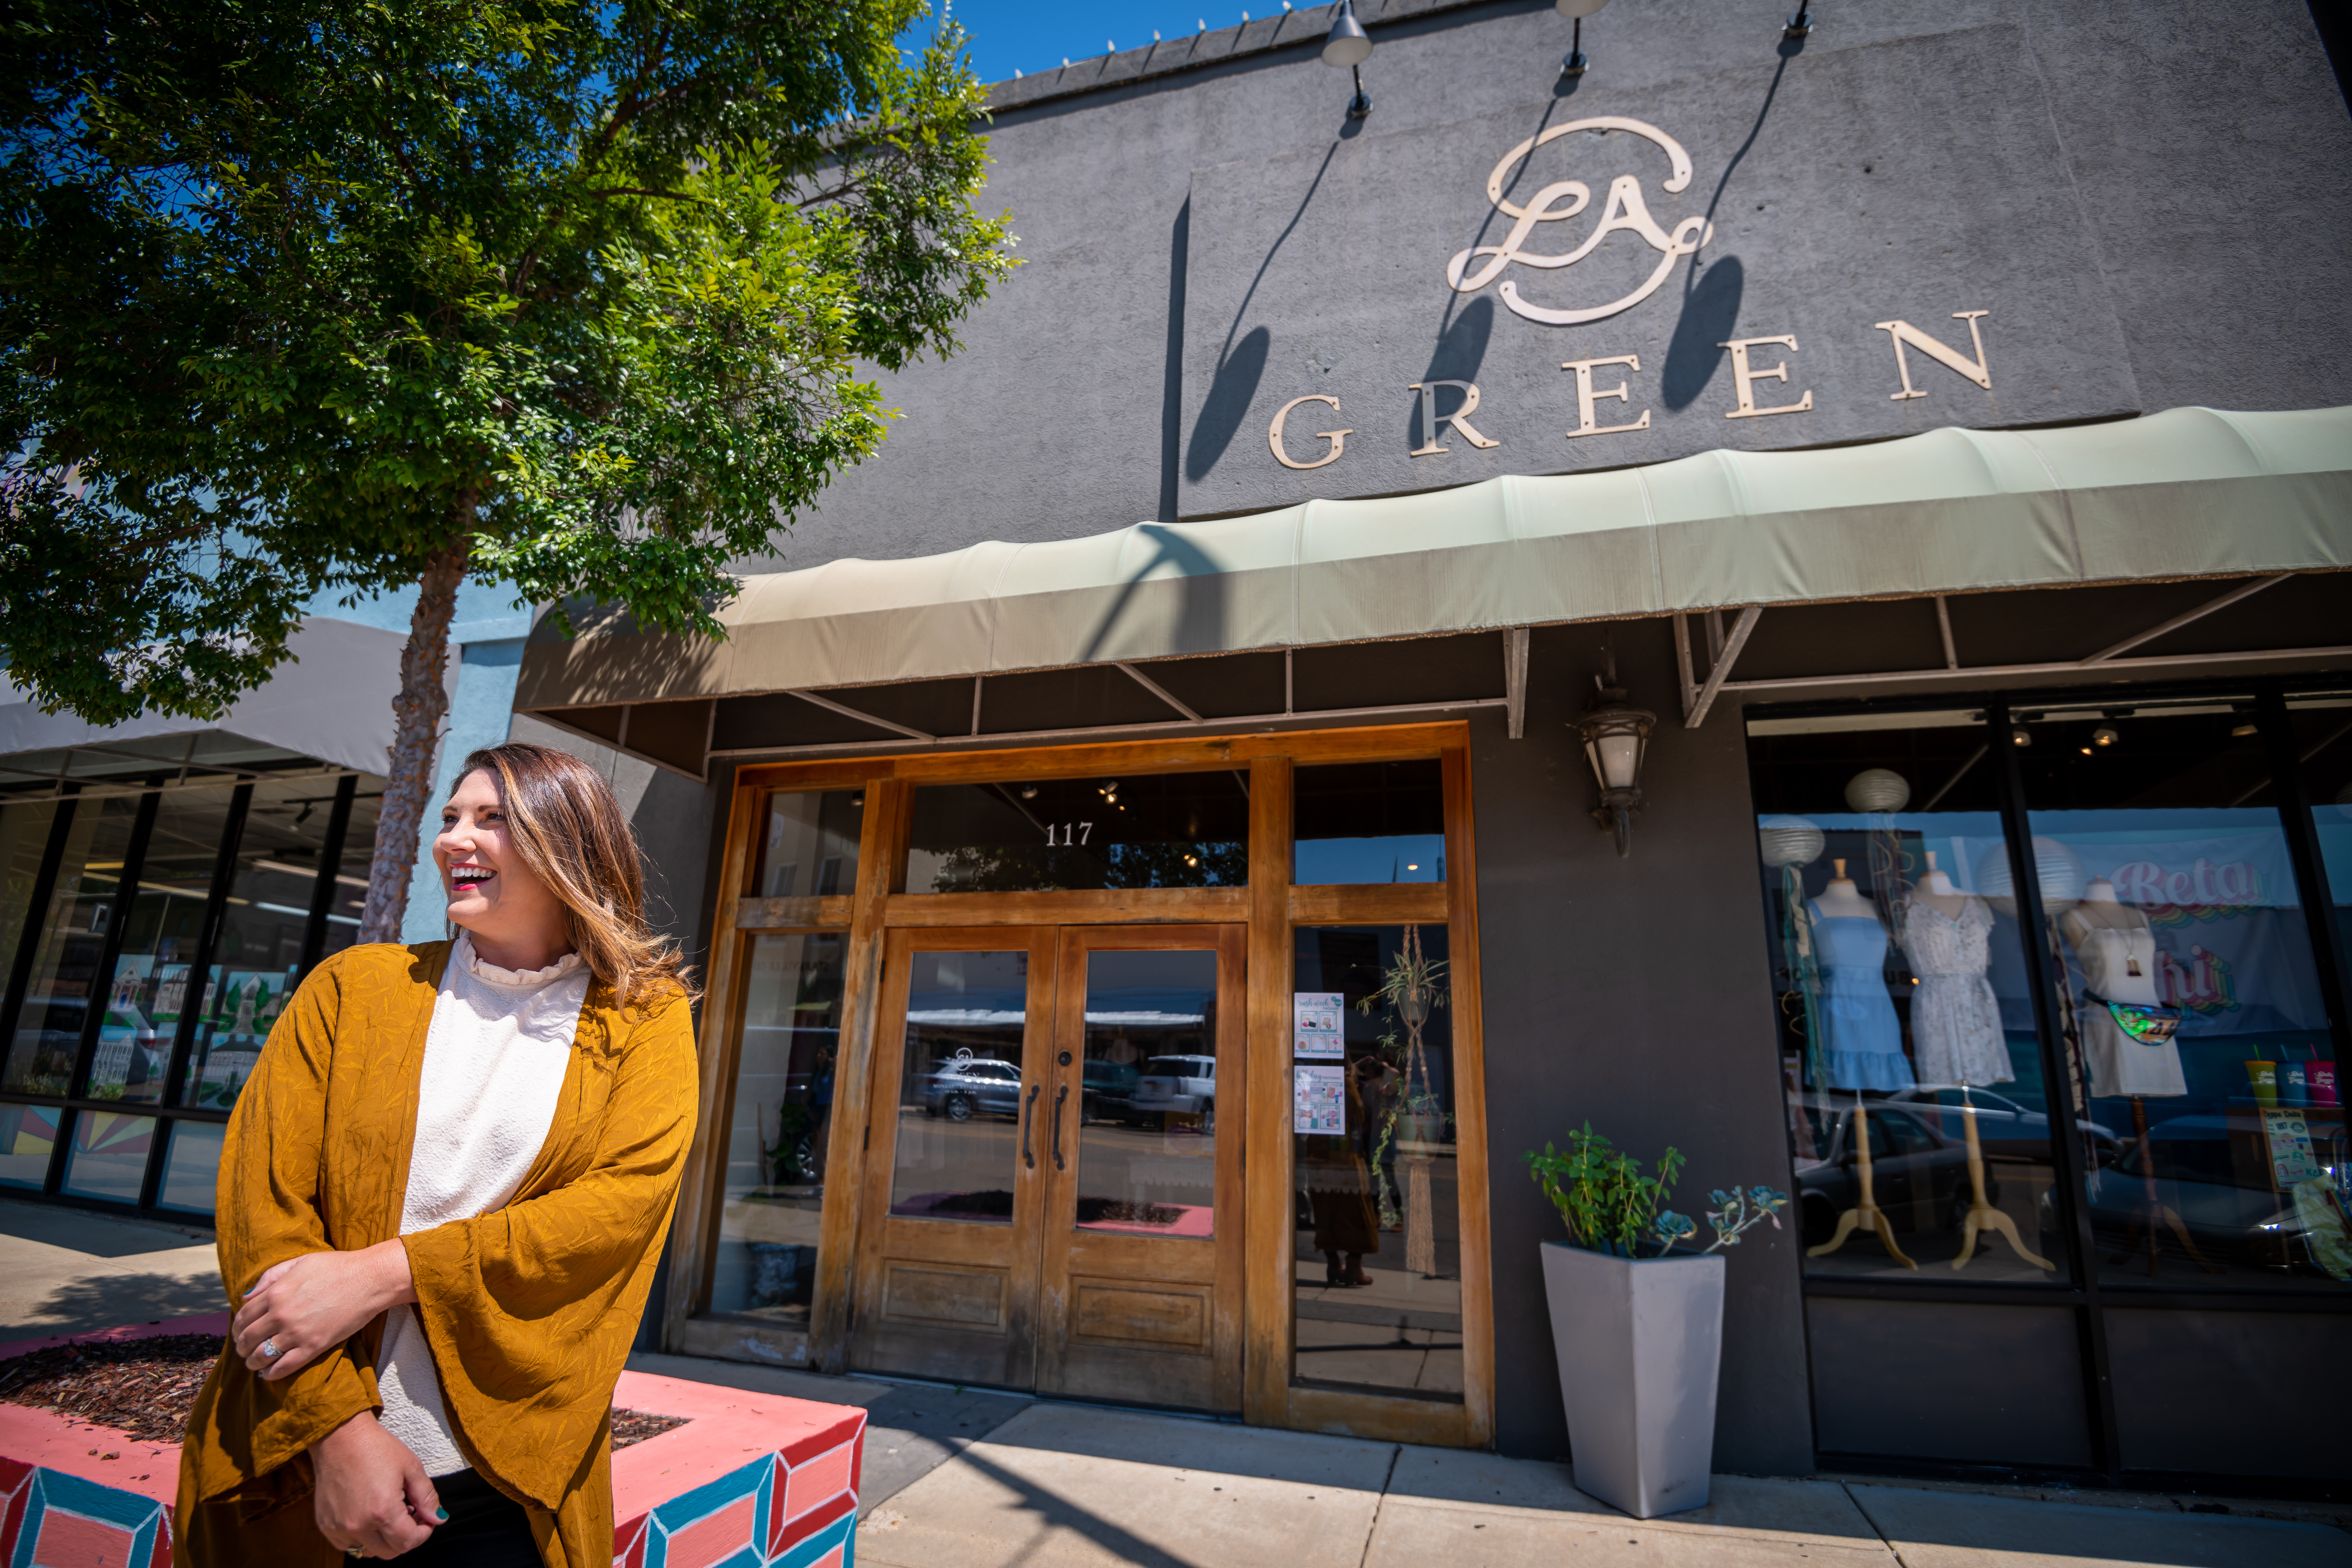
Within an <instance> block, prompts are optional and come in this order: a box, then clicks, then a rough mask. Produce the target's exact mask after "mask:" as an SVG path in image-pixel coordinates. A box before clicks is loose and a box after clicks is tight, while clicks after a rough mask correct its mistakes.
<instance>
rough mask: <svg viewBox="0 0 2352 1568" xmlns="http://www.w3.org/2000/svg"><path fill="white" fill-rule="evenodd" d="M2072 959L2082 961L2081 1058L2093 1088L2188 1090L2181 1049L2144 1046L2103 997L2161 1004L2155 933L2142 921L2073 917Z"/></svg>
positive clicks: (2116, 1092) (2098, 1094) (2108, 1092)
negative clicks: (2093, 921) (2094, 922)
mask: <svg viewBox="0 0 2352 1568" xmlns="http://www.w3.org/2000/svg"><path fill="white" fill-rule="evenodd" d="M2067 934H2068V935H2070V936H2072V937H2074V959H2075V962H2076V963H2080V964H2081V965H2082V966H2083V988H2084V990H2085V991H2087V992H2089V993H2090V994H2091V995H2092V996H2095V997H2098V998H2099V1001H2092V1000H2091V999H2090V997H2087V996H2086V997H2085V998H2084V1002H2083V1009H2082V1029H2083V1060H2084V1065H2085V1066H2086V1067H2088V1068H2090V1073H2091V1093H2092V1095H2093V1096H2094V1097H2095V1098H2097V1099H2102V1100H2112V1099H2119V1098H2123V1097H2125V1096H2129V1095H2147V1096H2150V1097H2153V1096H2158V1095H2170V1094H2187V1093H2188V1092H2189V1081H2188V1079H2185V1078H2183V1077H2182V1076H2181V1072H2180V1050H2179V1047H2177V1046H2175V1045H2174V1044H2173V1043H2172V1042H2171V1041H2169V1040H2166V1041H2163V1042H2162V1043H2160V1044H2158V1045H2153V1046H2150V1045H2143V1044H2142V1043H2141V1042H2139V1041H2137V1040H2135V1039H2133V1038H2132V1037H2130V1036H2129V1035H2126V1034H2125V1033H2124V1031H2123V1026H2121V1025H2119V1024H2117V1023H2116V1020H2115V1018H2114V1016H2112V1015H2111V1014H2109V1013H2108V1011H2107V1010H2106V1008H2105V1006H2103V1005H2101V1004H2102V1003H2104V1002H2128V1003H2137V1004H2138V1005H2141V1006H2146V1007H2155V1006H2160V1005H2162V1002H2161V999H2160V998H2159V997H2158V994H2157V990H2156V932H2155V931H2151V930H2149V929H2148V928H2147V926H2145V925H2126V926H2105V925H2102V926H2090V925H2087V924H2084V923H2082V922H2076V925H2075V929H2074V930H2073V931H2069V932H2068V933H2067Z"/></svg>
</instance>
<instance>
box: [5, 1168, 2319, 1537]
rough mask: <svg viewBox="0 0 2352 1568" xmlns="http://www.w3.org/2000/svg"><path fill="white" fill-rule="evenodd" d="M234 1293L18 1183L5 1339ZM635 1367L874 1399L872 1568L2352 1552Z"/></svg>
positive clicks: (1839, 1486)
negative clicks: (1618, 1485)
mask: <svg viewBox="0 0 2352 1568" xmlns="http://www.w3.org/2000/svg"><path fill="white" fill-rule="evenodd" d="M220 1304H221V1296H220V1281H219V1278H218V1276H217V1274H216V1273H215V1271H214V1261H213V1252H212V1247H211V1244H210V1241H209V1240H208V1239H206V1238H205V1233H204V1232H203V1231H200V1230H195V1229H193V1228H183V1227H179V1226H167V1225H155V1224H147V1223H142V1222H133V1221H123V1220H117V1219H113V1218H110V1217H105V1216H99V1215H88V1214H81V1213H76V1212H72V1211H68V1210H62V1209H54V1208H45V1207H41V1206H37V1205H30V1204H23V1203H15V1202H8V1201H5V1200H0V1341H5V1340H20V1339H31V1338H37V1337H39V1336H42V1335H47V1334H55V1333H60V1332H77V1331H87V1330H94V1329H100V1328H110V1327H113V1326H115V1325H118V1324H121V1323H131V1322H143V1321H151V1320H153V1319H158V1318H169V1317H179V1316H185V1315H188V1314H191V1313H196V1312H208V1311H217V1310H219V1308H220ZM629 1364H630V1365H631V1366H632V1367H635V1368H636V1369H637V1370H640V1371H644V1372H652V1373H661V1374H663V1375H665V1376H669V1377H681V1378H688V1379H691V1380H693V1381H697V1382H702V1383H715V1384H726V1385H728V1386H731V1387H738V1388H748V1389H753V1390H757V1391H760V1392H762V1393H771V1394H790V1395H796V1396H798V1397H802V1398H807V1399H816V1400H823V1401H825V1402H828V1403H832V1404H840V1405H863V1406H864V1407H865V1408H866V1412H867V1416H868V1422H869V1424H868V1426H867V1436H866V1470H865V1476H864V1479H863V1485H862V1486H861V1487H860V1489H859V1499H860V1502H859V1513H860V1515H861V1517H862V1520H863V1523H862V1524H861V1526H860V1529H859V1532H858V1544H857V1555H858V1559H859V1561H860V1562H861V1563H866V1564H868V1565H870V1568H1016V1565H1017V1568H1109V1565H1112V1564H1122V1565H1125V1564H1131V1565H1134V1568H1428V1565H1429V1564H1431V1563H1463V1564H1473V1565H1484V1564H1494V1565H1496V1568H1520V1565H1523V1564H1524V1565H1527V1568H1535V1565H1537V1564H1542V1565H1543V1568H1559V1565H1561V1564H1567V1565H1569V1568H1618V1565H1620V1564H1622V1565H1624V1568H1643V1565H1647V1568H1665V1565H1671V1568H1797V1565H1799V1564H1802V1565H1804V1568H2140V1565H2145V1568H2352V1528H2347V1526H2352V1507H2344V1506H2328V1505H2319V1504H2294V1503H2260V1502H2242V1501H2237V1500H2230V1501H2227V1502H2216V1501H2215V1500H2210V1499H2205V1498H2184V1497H2173V1496H2167V1495H2163V1494H2157V1493H2116V1492H2069V1491H2065V1490H2063V1489H2026V1488H1990V1487H1971V1486H1960V1485H1941V1484H1937V1483H1918V1484H1908V1483H1904V1484H1898V1483H1895V1482H1889V1481H1884V1480H1875V1479H1867V1478H1861V1477H1812V1478H1805V1479H1777V1478H1756V1477H1741V1476H1717V1478H1716V1479H1715V1488H1714V1492H1715V1495H1714V1500H1713V1501H1712V1502H1711V1503H1710V1504H1709V1506H1707V1507H1706V1508H1704V1509H1700V1510H1696V1511H1694V1512H1690V1513H1685V1514H1677V1515H1675V1516H1674V1517H1672V1518H1669V1519H1656V1520H1648V1521H1635V1520H1629V1519H1627V1518H1626V1517H1625V1516H1623V1515H1622V1514H1620V1513H1618V1512H1617V1511H1616V1510H1613V1509H1612V1508H1609V1507H1608V1506H1607V1505H1605V1504H1603V1503H1601V1502H1598V1501H1595V1500H1593V1499H1591V1498H1589V1497H1586V1496H1585V1495H1584V1494H1583V1493H1581V1492H1580V1491H1578V1490H1577V1489H1575V1487H1574V1486H1573V1485H1572V1484H1571V1483H1570V1479H1569V1472H1568V1470H1567V1468H1566V1467H1564V1466H1561V1465H1557V1464H1548V1463H1542V1462H1538V1461H1532V1460H1524V1459H1506V1458H1500V1457H1498V1456H1496V1455H1493V1454H1465V1453H1460V1452H1456V1451H1454V1450H1450V1449H1440V1448H1416V1447H1401V1446H1399V1445H1397V1444H1393V1443H1377V1442H1370V1441H1365V1440H1362V1439H1358V1438H1350V1437H1332V1436H1318V1435H1315V1434H1310V1433H1303V1432H1271V1431H1266V1430H1264V1429H1261V1428H1255V1427H1245V1426H1237V1425H1235V1424H1234V1423H1231V1422H1224V1421H1213V1420H1202V1419H1192V1418H1187V1417H1182V1416H1173V1415H1153V1414H1146V1413H1143V1412H1138V1411H1127V1410H1111V1409H1104V1408H1101V1407H1098V1406H1092V1405H1066V1404H1061V1403H1058V1402H1054V1401H1045V1400H1033V1399H1029V1398H1027V1397H1024V1396H1023V1395H1019V1394H1000V1393H991V1392H983V1391H981V1390H977V1389H958V1388H950V1387H943V1386H939V1385H934V1384H909V1383H899V1382H894V1381H888V1380H883V1379H878V1378H863V1377H822V1376H818V1375H815V1374H814V1373H801V1372H790V1371H785V1370H782V1369H780V1368H774V1367H761V1366H745V1365H738V1364H735V1363H726V1362H710V1361H699V1360H693V1359H689V1358H686V1357H680V1356H665V1355H638V1356H633V1357H631V1358H630V1363H629ZM2217 1509H2221V1510H2227V1511H2222V1512H2216V1511H2210V1510H2217ZM2192 1510H2194V1511H2192Z"/></svg>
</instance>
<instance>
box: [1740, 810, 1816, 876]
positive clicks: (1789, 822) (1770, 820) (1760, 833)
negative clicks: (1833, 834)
mask: <svg viewBox="0 0 2352 1568" xmlns="http://www.w3.org/2000/svg"><path fill="white" fill-rule="evenodd" d="M1829 842H1830V841H1829V836H1828V835H1827V834H1825V833H1823V832H1822V830H1821V829H1820V828H1818V827H1816V826H1813V825H1812V824H1811V823H1810V822H1808V821H1806V820H1805V819H1804V818H1803V817H1801V816H1765V817H1759V818H1758V819H1757V822H1756V843H1757V847H1758V848H1759V851H1760V852H1761V853H1762V855H1763V858H1764V864H1766V865H1767V866H1810V865H1811V864H1812V863H1813V862H1814V861H1816V860H1818V859H1820V858H1822V850H1824V849H1826V848H1828V847H1829Z"/></svg>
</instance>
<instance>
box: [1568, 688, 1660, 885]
mask: <svg viewBox="0 0 2352 1568" xmlns="http://www.w3.org/2000/svg"><path fill="white" fill-rule="evenodd" d="M1608 658H1609V675H1608V679H1607V681H1606V683H1605V684H1604V683H1603V681H1602V679H1601V677H1600V676H1597V675H1596V676H1594V677H1593V678H1592V684H1593V686H1594V687H1595V688H1596V689H1598V694H1597V695H1596V696H1595V697H1594V699H1593V703H1592V706H1591V708H1589V709H1587V710H1585V714H1584V717H1583V718H1581V719H1579V720H1578V721H1576V728H1577V730H1578V731H1579V732H1580V734H1582V736H1583V737H1584V760H1585V761H1586V762H1588V763H1591V764H1592V777H1593V779H1594V781H1595V782H1596V783H1598V784H1600V785H1601V804H1600V805H1596V806H1594V807H1593V808H1592V819H1593V820H1594V821H1595V822H1598V823H1599V824H1600V825H1601V829H1602V831H1604V832H1606V831H1608V830H1609V829H1611V828H1614V829H1616V832H1617V853H1618V855H1619V856H1620V857H1621V858H1622V857H1624V856H1626V855H1630V854H1632V853H1633V814H1634V813H1635V812H1637V811H1639V810H1641V809H1642V760H1643V757H1645V756H1646V755H1647V754H1648V752H1649V750H1650V731H1652V730H1654V729H1656V728H1657V724H1658V716H1657V715H1656V714H1655V713H1652V712H1648V711H1646V710H1643V709H1640V708H1628V707H1627V706H1626V705H1625V689H1624V688H1623V687H1622V686H1620V685H1618V684H1617V656H1616V655H1615V654H1614V653H1612V654H1610V655H1609V656H1608Z"/></svg>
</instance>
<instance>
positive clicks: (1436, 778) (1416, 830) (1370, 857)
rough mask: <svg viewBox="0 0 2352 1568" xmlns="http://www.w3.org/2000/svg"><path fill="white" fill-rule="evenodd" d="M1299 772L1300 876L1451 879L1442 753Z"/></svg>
mask: <svg viewBox="0 0 2352 1568" xmlns="http://www.w3.org/2000/svg"><path fill="white" fill-rule="evenodd" d="M1292 779H1293V789H1294V791H1295V794H1294V796H1293V810H1294V816H1293V818H1292V827H1293V837H1294V839H1295V841H1296V842H1295V845H1294V847H1293V849H1292V851H1291V872H1290V879H1291V880H1292V881H1293V882H1296V883H1297V884H1298V885H1299V886H1301V887H1316V886H1319V885H1323V884H1327V883H1334V882H1443V881H1444V880H1445V786H1444V773H1443V771H1442V770H1441V769H1440V767H1439V765H1438V763H1437V761H1436V759H1435V758H1429V759H1427V760H1424V761H1420V762H1409V763H1333V764H1330V765H1328V766H1321V767H1303V768H1300V769H1298V770H1297V772H1296V773H1293V774H1292Z"/></svg>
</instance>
